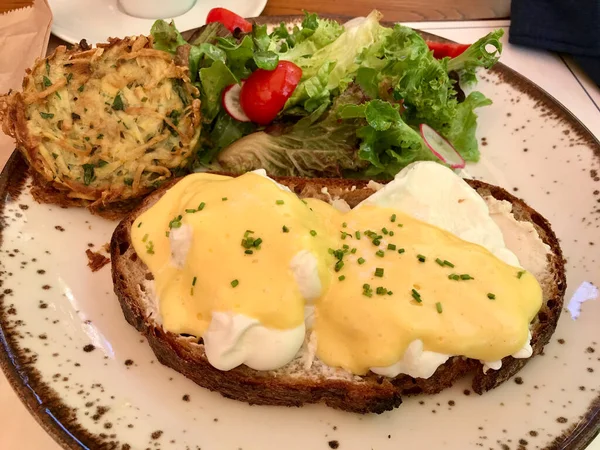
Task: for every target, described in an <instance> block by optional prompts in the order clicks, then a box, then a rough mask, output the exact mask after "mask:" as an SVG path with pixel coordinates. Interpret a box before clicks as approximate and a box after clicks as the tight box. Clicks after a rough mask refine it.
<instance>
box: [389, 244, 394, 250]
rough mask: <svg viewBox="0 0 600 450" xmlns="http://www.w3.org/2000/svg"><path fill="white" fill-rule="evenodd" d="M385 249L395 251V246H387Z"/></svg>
mask: <svg viewBox="0 0 600 450" xmlns="http://www.w3.org/2000/svg"><path fill="white" fill-rule="evenodd" d="M387 249H388V250H396V244H388V245H387Z"/></svg>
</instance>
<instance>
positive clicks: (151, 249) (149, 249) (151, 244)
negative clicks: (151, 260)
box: [146, 241, 154, 255]
mask: <svg viewBox="0 0 600 450" xmlns="http://www.w3.org/2000/svg"><path fill="white" fill-rule="evenodd" d="M146 251H147V252H148V254H150V255H154V242H152V241H149V242H148V243H147V244H146Z"/></svg>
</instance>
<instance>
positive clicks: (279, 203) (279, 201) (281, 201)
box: [275, 200, 285, 205]
mask: <svg viewBox="0 0 600 450" xmlns="http://www.w3.org/2000/svg"><path fill="white" fill-rule="evenodd" d="M284 203H285V202H284V201H283V200H276V201H275V204H277V205H283V204H284Z"/></svg>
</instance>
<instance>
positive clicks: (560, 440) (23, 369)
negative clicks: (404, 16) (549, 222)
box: [0, 15, 600, 450]
mask: <svg viewBox="0 0 600 450" xmlns="http://www.w3.org/2000/svg"><path fill="white" fill-rule="evenodd" d="M322 16H323V17H328V18H331V19H335V20H338V21H345V20H348V19H349V17H348V16H341V15H322ZM301 18H302V16H298V15H284V16H263V17H258V18H255V19H253V20H255V21H256V23H258V24H278V23H280V22H285V23H290V22H297V21H299V20H300V19H301ZM382 24H384V25H388V26H392V25H393V23H391V22H382ZM197 31H198V30H189V31H187V32H185V33H183V34H184V37H186V38H189V37H191V36H193V34H194V33H195V32H197ZM420 33H421V34H422V35H423V36H424V37H425V38H427V39H431V40H435V41H438V42H453V41H451V40H448V39H445V38H442V37H440V36H437V35H434V34H430V33H427V32H422V31H420ZM491 71H492V72H494V73H496V74H497V75H498V76H499V77H500V79H501V80H502V81H503V82H504V83H506V84H509V85H511V86H512V87H513V88H515V89H517V90H518V91H520V92H522V93H523V94H525V95H527V96H529V97H531V98H532V99H534V100H535V101H536V102H538V103H540V104H542V105H543V106H544V107H545V108H547V109H548V110H549V111H551V112H553V113H554V114H555V115H556V117H557V118H558V120H561V121H564V122H565V123H566V124H567V125H568V126H569V127H571V128H572V130H573V131H574V132H575V133H576V134H577V135H578V137H580V138H581V139H583V140H584V141H585V143H586V144H587V145H588V146H589V147H590V148H592V150H593V152H594V154H595V156H596V157H597V158H600V141H599V140H598V139H597V138H596V137H595V136H594V135H593V134H592V133H591V132H590V130H589V129H588V128H587V127H586V126H585V125H584V124H583V123H582V122H581V121H580V120H579V119H578V118H577V117H575V116H574V115H573V114H572V113H571V112H570V111H569V110H568V109H567V108H566V107H565V106H564V105H563V104H562V103H560V102H559V101H558V100H556V99H555V98H554V97H553V96H552V95H550V94H549V93H548V92H546V91H545V90H543V89H542V88H540V87H539V86H538V85H536V84H535V83H533V82H532V81H531V80H529V79H527V78H526V77H524V76H523V75H520V74H519V73H518V72H516V71H514V70H513V69H511V68H509V67H507V66H505V65H504V64H501V63H498V64H496V65H495V66H494V67H493V68H492V69H491ZM27 173H28V172H27V165H26V163H25V161H24V159H23V157H22V156H21V154H20V153H19V152H18V151H16V150H15V151H14V152H13V153H12V155H11V157H10V158H9V160H8V162H7V163H6V166H5V167H4V169H3V170H2V172H1V173H0V213H2V212H3V211H4V208H5V206H6V201H7V199H9V198H11V197H17V196H18V195H19V194H20V193H21V191H22V189H23V188H24V186H25V183H26V180H27ZM3 227H4V219H3V218H2V214H0V244H1V243H2V229H3ZM4 319H5V318H4V317H3V316H2V311H0V345H1V348H0V368H1V369H2V371H3V372H4V374H5V375H6V378H7V379H8V381H9V383H10V385H11V387H12V388H13V390H14V391H15V393H16V394H17V395H18V397H19V399H20V400H21V402H22V403H23V404H24V405H25V406H26V408H27V409H28V411H29V412H30V413H31V415H32V416H33V417H34V418H35V419H36V421H37V422H38V423H39V424H40V425H41V426H42V428H43V429H44V430H45V431H46V432H47V433H48V434H49V435H50V436H51V437H52V438H53V439H54V440H55V441H56V442H57V443H58V444H59V445H61V446H62V447H63V448H65V449H69V450H79V449H82V448H84V449H87V448H88V447H87V446H86V445H85V444H83V442H82V441H81V439H80V438H81V437H83V436H84V435H85V434H86V433H87V431H86V430H85V429H84V428H83V427H81V426H79V425H78V424H76V423H74V422H73V421H69V422H70V425H69V427H70V428H69V429H68V428H67V427H66V426H64V425H63V424H62V421H61V419H64V418H66V417H68V416H70V415H71V414H72V413H71V412H70V409H69V408H68V407H67V406H65V405H63V404H62V402H61V401H60V399H56V398H46V397H45V396H40V395H38V394H37V392H45V391H48V387H49V386H48V385H46V383H45V382H44V381H43V380H42V379H41V378H40V376H39V375H38V373H37V371H36V369H35V368H31V367H27V364H26V363H24V362H23V361H20V360H19V358H18V355H17V352H16V351H15V350H13V348H17V346H16V345H15V342H14V341H13V340H12V339H11V337H10V336H9V334H8V333H6V330H5V326H4V322H5V320H4ZM41 387H43V388H44V389H42V388H41ZM583 417H584V418H583V419H582V420H581V421H580V422H579V423H578V424H576V425H575V426H574V427H573V428H571V429H569V430H568V432H565V433H563V435H562V436H559V437H557V438H556V439H555V440H554V441H553V442H552V443H551V444H550V445H551V447H550V448H552V449H556V450H558V449H571V450H583V449H585V448H586V447H587V446H588V445H589V444H590V443H591V442H592V441H593V440H594V438H595V437H596V436H598V435H599V434H600V395H598V396H597V397H596V398H595V399H594V400H593V401H592V402H591V403H590V406H589V407H588V410H587V411H586V412H585V414H584V416H583ZM63 421H64V420H63Z"/></svg>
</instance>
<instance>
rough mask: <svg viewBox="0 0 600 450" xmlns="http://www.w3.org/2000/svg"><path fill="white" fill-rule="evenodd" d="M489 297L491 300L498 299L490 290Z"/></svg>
mask: <svg viewBox="0 0 600 450" xmlns="http://www.w3.org/2000/svg"><path fill="white" fill-rule="evenodd" d="M487 297H488V298H489V299H490V300H496V295H495V294H492V293H491V292H490V293H489V294H488V295H487Z"/></svg>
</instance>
